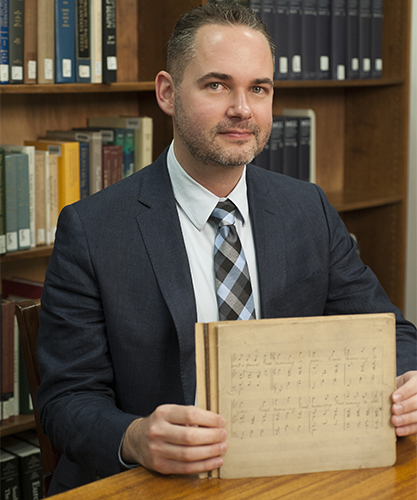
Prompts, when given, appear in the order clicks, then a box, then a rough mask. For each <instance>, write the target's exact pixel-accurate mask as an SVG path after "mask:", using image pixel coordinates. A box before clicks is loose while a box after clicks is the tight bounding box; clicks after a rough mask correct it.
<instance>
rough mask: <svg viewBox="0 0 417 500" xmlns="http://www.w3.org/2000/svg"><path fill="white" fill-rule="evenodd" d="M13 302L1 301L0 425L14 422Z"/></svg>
mask: <svg viewBox="0 0 417 500" xmlns="http://www.w3.org/2000/svg"><path fill="white" fill-rule="evenodd" d="M13 361H14V302H12V301H10V300H6V299H4V298H3V299H2V300H1V401H2V408H3V414H2V423H3V424H7V423H10V422H13V420H14V399H13V397H14V363H13Z"/></svg>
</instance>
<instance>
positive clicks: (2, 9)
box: [0, 0, 10, 84]
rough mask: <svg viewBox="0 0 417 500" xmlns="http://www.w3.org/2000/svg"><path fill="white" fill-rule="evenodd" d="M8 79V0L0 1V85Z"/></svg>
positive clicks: (7, 81)
mask: <svg viewBox="0 0 417 500" xmlns="http://www.w3.org/2000/svg"><path fill="white" fill-rule="evenodd" d="M9 79H10V76H9V0H0V84H6V83H9Z"/></svg>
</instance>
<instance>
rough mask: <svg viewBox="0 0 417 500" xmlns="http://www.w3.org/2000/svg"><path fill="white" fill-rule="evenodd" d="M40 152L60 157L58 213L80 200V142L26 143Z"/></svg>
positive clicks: (42, 140) (44, 141)
mask: <svg viewBox="0 0 417 500" xmlns="http://www.w3.org/2000/svg"><path fill="white" fill-rule="evenodd" d="M25 144H26V145H28V146H35V149H37V150H40V151H49V153H50V154H56V155H58V211H59V212H60V211H61V210H62V209H63V208H64V207H65V205H70V204H71V203H74V202H76V201H78V200H79V199H80V149H79V148H80V146H79V143H78V142H66V141H54V140H49V139H40V140H38V141H25Z"/></svg>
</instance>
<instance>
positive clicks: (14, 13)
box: [9, 0, 25, 83]
mask: <svg viewBox="0 0 417 500" xmlns="http://www.w3.org/2000/svg"><path fill="white" fill-rule="evenodd" d="M24 15H25V0H9V68H10V74H9V76H10V83H23V43H24V40H23V36H24V28H23V23H24Z"/></svg>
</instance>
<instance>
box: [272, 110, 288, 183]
mask: <svg viewBox="0 0 417 500" xmlns="http://www.w3.org/2000/svg"><path fill="white" fill-rule="evenodd" d="M284 122H285V118H284V117H283V116H274V118H273V121H272V130H271V137H270V139H269V142H270V146H269V170H271V171H272V172H278V173H279V174H282V173H283V164H284Z"/></svg>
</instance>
